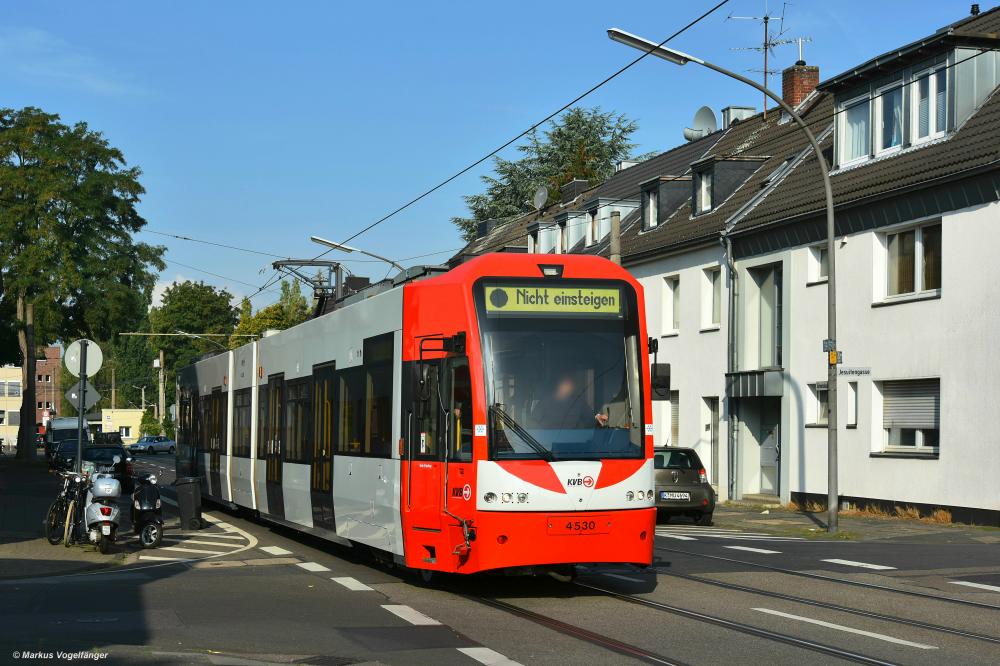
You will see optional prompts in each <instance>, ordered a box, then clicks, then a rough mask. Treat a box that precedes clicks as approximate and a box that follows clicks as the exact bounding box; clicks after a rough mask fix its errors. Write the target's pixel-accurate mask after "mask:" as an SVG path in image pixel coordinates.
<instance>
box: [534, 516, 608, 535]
mask: <svg viewBox="0 0 1000 666" xmlns="http://www.w3.org/2000/svg"><path fill="white" fill-rule="evenodd" d="M610 531H611V521H610V520H609V519H608V517H607V516H606V515H598V516H587V517H586V518H581V517H578V516H549V519H548V532H549V534H552V535H566V534H607V533H608V532H610Z"/></svg>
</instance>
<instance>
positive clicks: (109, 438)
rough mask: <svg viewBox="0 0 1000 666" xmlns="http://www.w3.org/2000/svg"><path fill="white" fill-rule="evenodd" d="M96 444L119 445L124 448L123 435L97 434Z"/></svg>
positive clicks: (113, 433) (95, 434)
mask: <svg viewBox="0 0 1000 666" xmlns="http://www.w3.org/2000/svg"><path fill="white" fill-rule="evenodd" d="M94 444H117V445H119V446H124V445H123V444H122V436H121V433H118V432H95V433H94Z"/></svg>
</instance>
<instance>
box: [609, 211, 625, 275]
mask: <svg viewBox="0 0 1000 666" xmlns="http://www.w3.org/2000/svg"><path fill="white" fill-rule="evenodd" d="M610 244H611V248H610V250H611V261H612V262H614V263H616V264H618V265H619V266H621V265H622V214H621V213H619V212H618V211H617V210H615V211H612V212H611V240H610Z"/></svg>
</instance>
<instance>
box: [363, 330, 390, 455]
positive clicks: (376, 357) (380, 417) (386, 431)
mask: <svg viewBox="0 0 1000 666" xmlns="http://www.w3.org/2000/svg"><path fill="white" fill-rule="evenodd" d="M392 340H393V335H392V333H388V334H386V335H380V336H378V337H376V338H369V339H368V340H365V345H364V362H365V375H366V381H365V453H367V454H369V455H372V456H377V457H380V458H388V457H390V456H391V455H392Z"/></svg>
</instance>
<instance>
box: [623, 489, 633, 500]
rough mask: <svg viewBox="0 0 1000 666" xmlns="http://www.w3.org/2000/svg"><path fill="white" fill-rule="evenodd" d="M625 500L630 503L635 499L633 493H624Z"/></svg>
mask: <svg viewBox="0 0 1000 666" xmlns="http://www.w3.org/2000/svg"><path fill="white" fill-rule="evenodd" d="M625 499H626V500H627V501H629V502H631V501H632V500H634V499H635V493H633V492H632V491H631V490H630V491H628V492H627V493H625Z"/></svg>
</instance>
